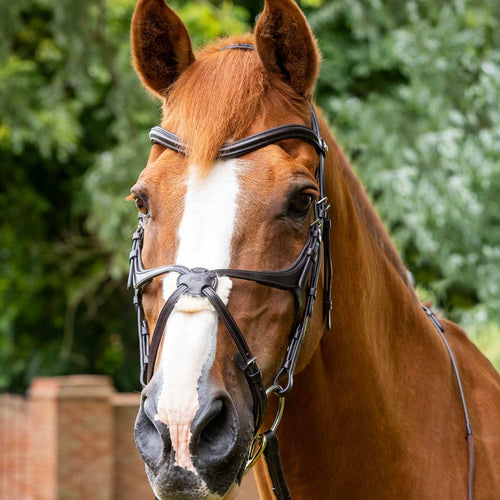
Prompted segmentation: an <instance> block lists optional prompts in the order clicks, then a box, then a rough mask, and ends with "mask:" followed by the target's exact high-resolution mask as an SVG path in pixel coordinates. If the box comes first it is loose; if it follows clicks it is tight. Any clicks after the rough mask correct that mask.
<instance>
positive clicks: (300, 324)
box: [128, 107, 332, 499]
mask: <svg viewBox="0 0 500 500" xmlns="http://www.w3.org/2000/svg"><path fill="white" fill-rule="evenodd" d="M311 125H312V126H311V128H309V127H306V126H304V125H282V126H279V127H275V128H271V129H268V130H265V131H263V132H259V133H257V134H254V135H251V136H249V137H246V138H244V139H240V140H237V141H234V142H232V143H230V144H226V145H224V146H223V147H222V149H221V150H220V151H219V153H218V156H217V157H218V159H220V160H229V159H232V158H238V157H240V156H243V155H245V154H248V153H251V152H252V151H255V150H257V149H260V148H263V147H265V146H268V145H271V144H275V143H277V142H280V141H283V140H286V139H300V140H302V141H305V142H307V143H309V144H311V145H312V146H314V148H315V149H316V151H317V153H318V156H319V161H318V166H317V168H316V181H317V183H318V188H319V193H320V196H319V200H316V201H314V221H313V222H312V223H311V225H310V228H309V235H308V237H307V241H306V243H305V245H304V247H303V249H302V251H301V252H300V254H299V256H298V257H297V259H296V260H295V262H294V263H293V264H292V265H291V266H290V267H288V268H286V269H283V270H278V271H247V270H240V269H210V270H208V269H204V268H193V269H188V268H187V267H184V266H179V265H169V266H162V267H157V268H154V269H144V266H143V264H142V259H141V250H142V244H143V238H144V228H145V224H146V219H147V217H148V216H147V215H145V214H143V213H139V224H138V226H137V229H136V231H135V233H134V235H133V237H132V250H131V252H130V256H129V262H130V273H129V279H128V287H129V288H133V289H134V305H135V308H136V310H137V323H138V330H139V346H140V357H141V384H142V385H143V386H145V385H147V384H148V383H149V381H150V380H151V378H152V376H153V371H154V366H155V361H156V357H157V353H158V348H159V346H160V342H161V339H162V336H163V333H164V331H165V327H166V323H167V320H168V318H169V316H170V314H171V313H172V311H173V310H174V307H175V304H176V303H177V301H178V300H179V298H180V297H181V296H182V295H183V294H187V295H191V296H203V297H206V298H207V299H208V300H209V301H210V303H211V304H212V306H213V307H214V309H215V310H216V311H217V313H218V314H219V317H220V318H221V320H222V321H223V323H224V325H225V327H226V329H227V330H228V332H229V334H230V335H231V337H232V339H233V341H234V343H235V344H236V347H237V348H238V351H239V352H238V354H237V355H236V358H235V362H236V364H237V366H238V368H239V369H240V370H241V371H242V372H243V374H244V375H245V377H246V380H247V382H248V385H249V388H250V392H251V394H252V398H253V417H254V423H255V426H254V429H255V433H257V432H258V430H259V428H260V426H261V424H262V420H263V417H264V414H265V411H266V405H267V396H268V395H269V394H270V393H271V392H272V393H275V394H276V395H277V396H278V397H279V401H280V405H279V412H278V418H277V419H276V421H275V425H273V428H272V429H270V430H269V431H266V432H265V433H263V434H260V435H258V436H257V435H256V438H255V440H254V442H253V443H252V446H251V448H252V449H251V453H250V455H251V456H250V458H249V463H248V464H247V467H250V466H251V465H253V463H255V461H256V460H257V458H258V457H259V456H260V455H261V454H262V453H264V454H265V455H266V459H267V462H268V466H269V469H270V474H271V477H272V479H273V485H274V488H275V493H276V495H277V497H278V498H280V499H281V498H283V499H286V498H291V497H290V493H289V492H288V487H287V485H286V481H285V480H284V475H283V472H282V468H281V464H280V460H279V452H278V448H277V439H276V435H275V430H276V427H277V425H278V424H279V419H280V418H281V414H282V411H283V404H284V397H285V395H286V394H287V393H288V392H289V391H290V390H291V388H292V385H293V374H294V371H295V366H296V363H297V358H298V355H299V352H300V347H301V345H302V341H303V340H304V335H305V333H306V329H307V324H308V319H309V318H310V317H311V315H312V313H313V306H314V301H315V299H316V295H317V291H318V281H319V276H320V271H321V263H322V261H323V266H324V272H323V316H324V320H325V322H326V326H327V327H328V328H330V326H331V319H330V311H331V307H332V304H331V276H332V262H331V257H330V235H329V231H330V227H331V221H330V218H329V215H328V209H329V205H328V200H327V198H326V195H325V171H324V157H325V155H326V153H327V151H328V148H327V146H326V143H325V141H324V140H323V139H322V137H321V132H320V129H319V124H318V119H317V116H316V112H315V110H314V107H312V111H311ZM150 139H151V142H152V143H153V144H161V145H162V146H165V147H166V148H169V149H172V150H173V151H176V152H177V153H179V154H185V151H186V145H185V144H184V143H183V142H182V140H181V139H180V138H179V137H178V136H177V135H175V134H173V133H172V132H169V131H168V130H165V129H163V128H161V127H153V129H152V130H151V133H150ZM170 272H176V273H178V274H179V277H178V279H177V289H176V290H175V291H174V292H173V293H172V294H171V295H170V297H169V298H168V299H167V300H166V302H165V304H164V305H163V308H162V310H161V311H160V314H159V316H158V320H157V322H156V326H155V329H154V332H153V336H152V338H151V343H150V339H149V329H148V325H147V322H146V320H145V316H144V311H143V307H142V291H143V289H144V287H145V286H146V285H147V284H149V283H150V282H151V281H152V280H153V278H155V277H157V276H161V275H164V274H166V273H170ZM221 276H227V277H229V278H235V279H241V280H247V281H254V282H256V283H259V284H261V285H265V286H268V287H273V288H278V289H282V290H289V291H290V292H292V293H293V296H294V299H295V307H296V320H295V322H294V325H293V327H292V331H291V333H290V337H289V345H288V348H287V352H286V355H285V359H284V361H283V364H282V366H281V369H280V370H279V372H278V373H277V374H276V376H275V378H274V382H273V384H272V385H271V387H269V388H268V389H267V390H266V388H265V387H264V383H263V380H262V374H261V371H260V369H259V368H258V365H257V360H256V358H255V357H254V356H253V355H252V353H251V351H250V348H249V347H248V344H247V342H246V340H245V338H244V336H243V334H242V333H241V331H240V329H239V327H238V325H237V323H236V321H235V320H234V318H233V316H232V315H231V313H230V312H229V310H228V308H227V307H226V305H225V304H224V302H223V301H222V299H221V298H220V297H219V295H218V294H217V292H216V287H217V279H218V278H219V277H221Z"/></svg>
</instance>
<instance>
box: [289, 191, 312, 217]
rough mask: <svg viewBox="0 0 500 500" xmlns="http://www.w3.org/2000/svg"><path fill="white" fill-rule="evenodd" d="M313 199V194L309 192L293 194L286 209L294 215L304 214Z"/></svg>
mask: <svg viewBox="0 0 500 500" xmlns="http://www.w3.org/2000/svg"><path fill="white" fill-rule="evenodd" d="M312 201H313V195H312V194H309V193H300V194H297V195H295V196H294V197H293V198H292V201H291V202H290V205H289V207H288V210H289V211H290V212H292V213H293V214H295V215H305V214H306V213H307V212H308V211H309V208H310V207H311V203H312Z"/></svg>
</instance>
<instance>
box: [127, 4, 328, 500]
mask: <svg viewBox="0 0 500 500" xmlns="http://www.w3.org/2000/svg"><path fill="white" fill-rule="evenodd" d="M132 49H133V61H134V66H135V69H136V71H137V73H138V74H139V76H140V78H141V80H142V82H143V84H144V85H145V86H146V88H147V89H148V90H149V91H150V92H152V93H153V94H154V95H155V96H157V97H159V98H160V99H161V101H162V107H163V118H162V123H161V125H162V126H161V127H155V129H153V132H152V134H151V137H152V142H153V147H152V149H151V153H150V157H149V160H148V163H147V165H146V167H145V168H144V170H143V171H142V172H141V174H140V176H139V179H138V180H137V182H136V184H135V185H134V186H133V187H132V190H131V192H132V196H133V198H134V199H135V202H136V204H137V207H138V209H139V218H140V224H139V229H138V231H137V233H136V235H135V237H134V238H135V240H134V241H135V246H134V250H133V253H132V254H131V262H132V270H131V281H132V285H133V286H134V287H135V288H136V298H137V300H136V302H137V304H136V305H137V307H138V310H139V321H140V327H142V328H143V329H144V330H145V331H146V332H147V331H148V330H149V331H153V330H154V334H153V340H152V344H151V347H149V346H148V345H145V346H144V350H148V349H151V351H152V352H151V353H150V354H149V360H148V373H147V374H145V376H144V378H145V380H144V384H145V387H144V389H143V392H142V402H141V407H140V410H139V414H138V417H137V421H136V429H135V437H136V443H137V447H138V449H139V452H140V453H141V456H142V458H143V459H144V461H145V463H146V470H147V474H148V477H149V480H150V483H151V485H152V487H153V490H154V492H155V494H156V496H157V497H158V498H159V499H160V500H166V499H169V498H172V499H173V498H175V499H194V498H222V497H224V496H225V495H227V494H228V492H230V491H233V492H234V491H235V490H236V489H237V486H236V485H237V484H239V482H240V481H241V478H242V475H243V473H244V472H245V469H246V467H247V461H248V456H249V448H250V447H251V444H252V443H253V442H254V441H253V440H254V438H255V436H256V433H257V432H258V430H259V427H260V426H261V423H262V421H263V420H264V422H265V423H266V425H268V426H269V423H268V422H271V423H272V421H273V418H274V414H273V413H272V411H271V410H270V411H269V412H268V413H267V415H266V416H265V417H264V413H265V407H266V389H268V391H267V392H276V393H277V394H278V396H282V395H283V393H284V392H285V390H288V389H289V388H290V386H291V380H292V376H293V368H295V364H297V370H298V371H300V370H301V368H302V367H304V366H305V365H307V363H308V360H309V359H310V357H311V356H312V353H313V352H314V350H315V347H316V345H317V344H318V342H319V340H320V338H321V335H322V333H323V331H324V329H325V318H324V315H323V314H322V312H321V307H316V308H315V309H314V313H312V303H313V302H314V297H315V296H316V294H317V295H318V296H319V297H323V291H322V290H323V287H322V285H321V283H322V282H321V280H320V283H319V284H318V276H319V273H320V271H319V263H320V262H321V254H322V250H321V248H320V247H321V244H322V239H323V236H324V233H325V222H326V221H327V205H326V200H325V199H324V185H322V184H324V179H323V177H322V176H323V173H322V172H320V173H319V174H318V165H319V164H321V165H322V156H323V155H324V154H325V150H326V148H325V144H324V143H323V141H322V139H321V135H320V132H319V125H318V122H317V121H316V120H317V119H316V115H315V113H314V112H313V114H312V115H311V109H313V107H312V102H311V101H312V92H313V88H314V85H315V82H316V78H317V74H318V68H319V59H320V56H319V52H318V49H317V46H316V43H315V40H314V38H313V36H312V34H311V31H310V29H309V27H308V25H307V22H306V20H305V17H304V15H303V14H302V12H301V11H300V10H299V9H298V7H297V6H296V5H295V3H294V2H293V1H291V0H267V1H266V6H265V9H264V11H263V13H262V15H261V16H260V17H259V20H258V22H257V25H256V28H255V33H254V34H253V35H246V36H243V37H237V38H234V39H226V40H222V41H218V42H216V43H215V44H213V45H210V46H208V47H206V48H205V49H203V50H202V51H200V52H199V53H197V54H196V55H194V53H193V51H192V48H191V42H190V38H189V34H188V32H187V29H186V27H185V26H184V24H183V23H182V21H181V20H180V19H179V17H178V16H177V15H176V14H175V13H174V12H173V11H172V10H171V9H170V8H169V7H168V6H167V5H166V4H165V3H164V0H140V2H139V3H138V5H137V7H136V11H135V14H134V18H133V22H132ZM252 141H253V143H254V144H253V146H252V145H251V144H250V145H249V143H252ZM323 253H324V252H323ZM326 257H327V258H328V257H329V256H326ZM326 302H327V301H326ZM325 308H326V309H327V308H328V306H325ZM308 320H309V327H308V334H307V335H304V333H305V330H306V327H307V323H308ZM291 339H295V340H294V342H295V344H293V346H291V344H290V340H291ZM300 347H301V350H300V356H299V357H298V358H297V356H298V352H299V348H300ZM290 351H293V352H292V354H290ZM284 360H288V361H289V364H292V365H293V366H292V367H291V371H290V366H288V368H286V367H285V370H284V371H283V366H284V365H283V362H284ZM287 370H288V371H287ZM278 373H279V374H280V376H279V377H277V376H276V375H277V374H278ZM269 388H270V390H269ZM274 403H275V402H274V401H273V403H272V404H274Z"/></svg>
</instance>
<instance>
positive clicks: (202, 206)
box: [156, 160, 239, 472]
mask: <svg viewBox="0 0 500 500" xmlns="http://www.w3.org/2000/svg"><path fill="white" fill-rule="evenodd" d="M238 163H239V162H238V160H231V161H227V162H218V163H216V164H215V165H214V167H213V169H212V170H211V172H210V173H209V175H208V176H207V177H204V178H200V177H199V176H198V175H197V172H196V168H193V167H192V168H190V170H189V175H188V180H187V192H186V198H185V203H184V214H183V217H182V220H181V224H180V226H179V232H178V239H179V249H178V252H177V257H176V262H175V263H176V264H179V265H182V266H186V267H188V268H194V267H204V268H207V269H220V268H227V267H229V263H230V252H231V241H232V238H233V232H234V224H235V217H236V209H237V205H236V203H237V196H238V191H239V185H238V177H237V171H238ZM177 276H178V275H177V274H175V273H171V274H170V275H167V276H166V277H165V278H164V280H163V296H164V299H165V300H167V299H168V297H170V295H171V293H172V292H173V291H174V290H175V281H176V279H177ZM230 290H231V280H229V278H225V279H220V280H219V285H218V292H219V293H220V295H221V297H222V298H223V299H224V301H225V302H227V300H228V298H229V292H230ZM216 334H217V314H216V312H215V311H214V310H213V308H212V307H211V306H210V304H209V303H208V300H207V299H205V298H198V297H189V296H183V297H182V298H181V300H180V301H179V303H178V304H177V305H176V308H175V309H174V311H173V312H172V314H171V316H170V318H169V320H168V322H167V326H166V330H165V336H164V342H163V348H162V352H161V357H160V366H159V372H160V373H161V381H162V384H163V385H162V388H161V391H160V394H159V397H158V402H157V405H158V406H157V407H158V414H157V415H156V418H157V419H159V420H161V421H162V422H164V423H165V424H166V425H167V426H168V428H169V431H170V437H171V440H172V447H173V449H174V451H175V457H176V461H175V465H178V466H180V467H184V468H186V469H188V470H191V471H193V472H196V471H195V468H194V466H193V462H192V460H191V454H190V452H189V442H190V440H191V422H192V420H193V418H194V416H195V414H196V412H197V411H198V408H199V401H198V386H199V384H200V379H201V377H202V374H203V375H206V374H207V373H208V371H209V368H210V366H211V365H212V363H213V360H214V356H215V349H216Z"/></svg>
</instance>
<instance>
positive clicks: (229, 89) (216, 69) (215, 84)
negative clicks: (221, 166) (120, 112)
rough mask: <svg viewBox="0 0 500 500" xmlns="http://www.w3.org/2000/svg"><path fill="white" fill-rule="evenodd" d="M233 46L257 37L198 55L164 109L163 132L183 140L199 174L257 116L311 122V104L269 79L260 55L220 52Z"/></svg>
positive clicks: (219, 44) (245, 131) (237, 39)
mask: <svg viewBox="0 0 500 500" xmlns="http://www.w3.org/2000/svg"><path fill="white" fill-rule="evenodd" d="M234 43H254V37H253V35H251V34H248V35H244V36H238V37H232V38H224V39H221V40H219V41H217V42H215V43H212V44H210V45H208V46H207V47H206V48H204V49H202V50H201V51H200V52H198V53H197V54H196V60H195V61H194V62H193V63H192V64H191V65H190V66H189V67H188V68H187V69H186V70H185V71H184V72H183V73H182V74H181V75H180V77H179V79H178V80H177V81H176V82H175V84H174V85H173V86H172V88H171V89H170V91H169V94H168V96H167V98H166V101H165V104H164V107H163V121H162V126H163V127H164V128H166V129H168V130H171V131H172V132H175V133H176V134H177V135H178V136H180V137H182V139H183V140H184V141H185V142H186V144H187V147H188V151H187V154H188V157H189V161H190V163H191V164H195V165H196V166H197V167H198V168H199V169H200V170H201V171H207V169H209V168H210V166H211V165H212V164H213V162H214V160H215V158H216V155H217V152H218V151H219V149H220V148H221V146H222V145H223V144H224V143H225V142H226V141H228V140H237V139H241V138H243V137H245V136H246V135H248V130H249V129H250V127H251V126H252V123H253V121H254V119H255V117H256V116H258V115H266V113H267V112H268V110H270V109H273V112H276V113H279V110H280V109H288V110H290V108H294V107H295V108H296V109H295V110H296V112H297V114H298V115H299V116H304V117H306V119H307V117H308V116H309V105H310V104H309V103H306V102H304V99H303V98H300V97H299V96H298V95H297V94H295V93H294V91H293V90H292V89H291V88H290V87H289V86H288V85H286V84H285V83H283V82H281V81H280V80H279V79H278V78H276V77H274V76H272V75H269V73H268V72H267V71H266V70H265V68H264V65H263V63H262V61H261V59H260V57H259V55H258V53H257V51H256V50H221V49H222V48H223V47H225V46H227V45H230V44H234ZM266 103H267V105H266ZM274 110H277V111H274ZM277 118H278V120H279V116H278V117H277Z"/></svg>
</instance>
